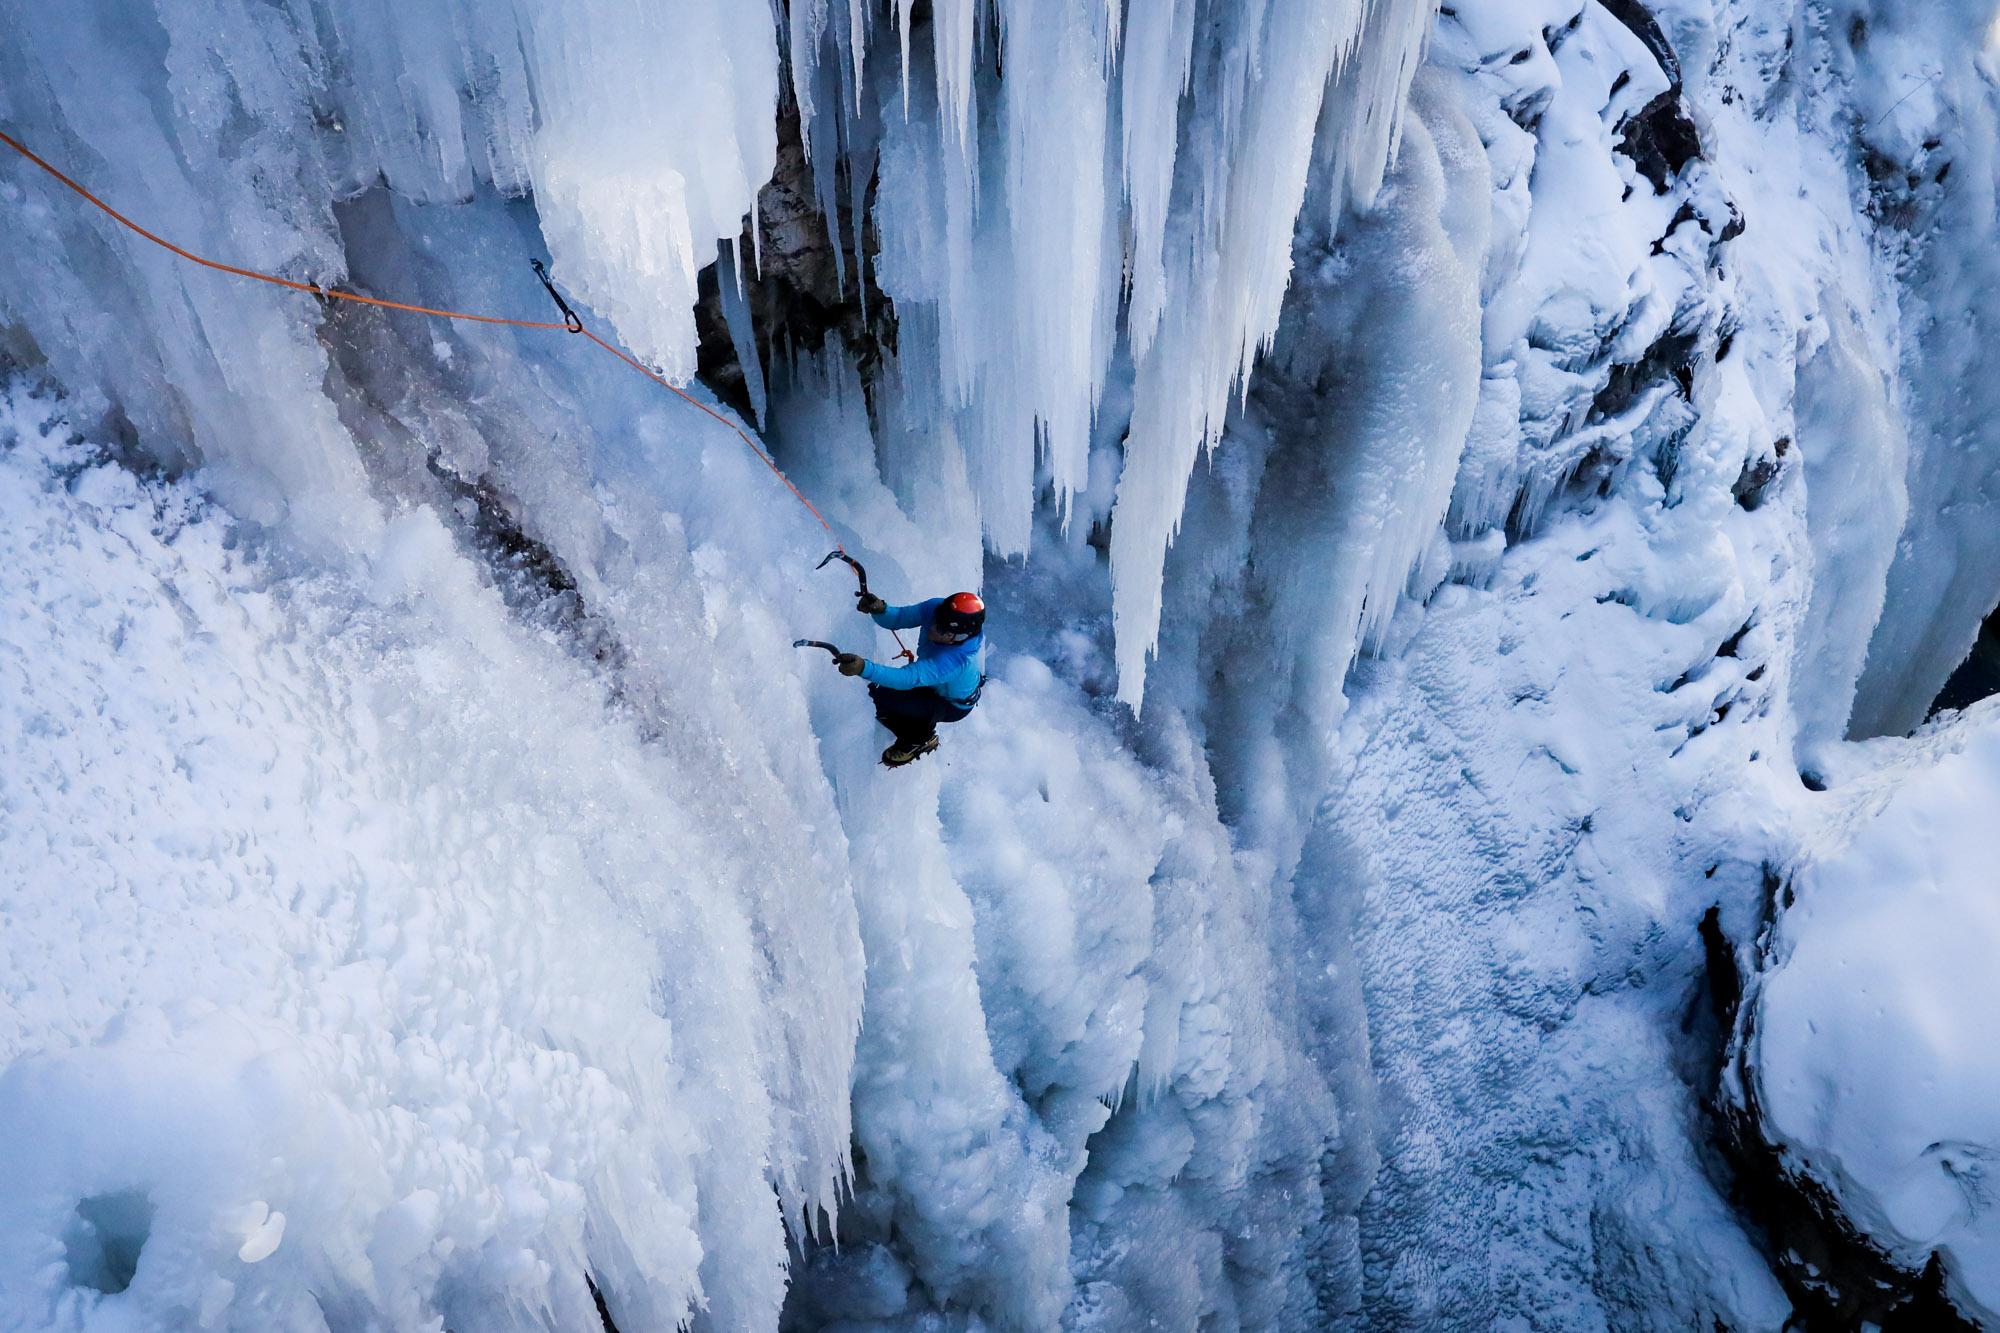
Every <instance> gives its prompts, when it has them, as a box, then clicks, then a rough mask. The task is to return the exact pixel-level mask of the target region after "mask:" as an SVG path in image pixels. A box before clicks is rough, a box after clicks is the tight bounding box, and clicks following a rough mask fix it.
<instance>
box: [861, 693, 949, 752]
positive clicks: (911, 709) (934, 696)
mask: <svg viewBox="0 0 2000 1333" xmlns="http://www.w3.org/2000/svg"><path fill="white" fill-rule="evenodd" d="M868 697H869V698H871V699H873V700H874V701H875V720H876V721H877V722H880V723H881V724H882V725H883V726H885V727H887V728H888V729H889V731H890V734H892V735H894V736H895V738H896V739H897V741H899V742H900V743H902V744H904V745H909V744H912V743H913V742H916V741H921V740H923V739H925V738H926V737H928V736H933V735H935V734H936V733H937V728H938V723H940V722H957V721H959V720H961V719H963V718H968V717H971V716H972V710H971V709H970V708H960V707H959V706H958V705H957V704H955V703H953V702H951V700H949V699H947V698H945V697H944V696H943V695H942V694H939V693H938V692H937V691H936V690H933V689H928V688H926V689H915V690H892V689H889V688H887V687H886V686H882V685H870V686H869V687H868Z"/></svg>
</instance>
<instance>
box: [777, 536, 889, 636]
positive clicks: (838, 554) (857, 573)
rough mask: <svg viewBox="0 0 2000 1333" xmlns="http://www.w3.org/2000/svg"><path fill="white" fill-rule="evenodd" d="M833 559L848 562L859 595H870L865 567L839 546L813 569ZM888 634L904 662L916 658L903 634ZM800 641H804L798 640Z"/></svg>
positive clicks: (825, 565) (821, 567)
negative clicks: (857, 584)
mask: <svg viewBox="0 0 2000 1333" xmlns="http://www.w3.org/2000/svg"><path fill="white" fill-rule="evenodd" d="M835 560H845V561H846V562H847V563H848V565H849V566H850V567H851V568H852V569H853V570H854V577H855V580H856V581H857V582H858V583H860V585H861V595H862V596H863V597H870V596H872V595H873V594H872V593H870V592H869V591H868V570H867V568H866V567H865V566H863V565H862V563H861V562H860V561H859V560H856V559H855V558H854V557H853V556H851V555H849V554H848V553H847V552H846V551H843V550H841V549H840V548H839V547H835V548H834V549H833V550H831V551H828V552H827V553H826V558H825V559H823V560H821V561H820V562H819V563H818V564H816V565H814V566H813V569H814V570H815V571H817V570H822V569H825V568H826V567H827V566H828V565H829V564H831V563H833V562H834V561H835ZM889 635H890V637H891V638H893V639H895V641H896V654H897V656H899V657H901V658H902V659H903V660H904V661H905V662H914V661H916V660H917V655H916V654H915V653H913V652H911V651H910V646H909V645H908V644H906V643H904V642H903V636H902V635H901V634H899V633H897V632H896V631H895V630H890V631H889ZM800 642H806V641H805V640H800ZM792 646H793V647H794V648H796V647H798V644H796V643H795V644H793V645H792Z"/></svg>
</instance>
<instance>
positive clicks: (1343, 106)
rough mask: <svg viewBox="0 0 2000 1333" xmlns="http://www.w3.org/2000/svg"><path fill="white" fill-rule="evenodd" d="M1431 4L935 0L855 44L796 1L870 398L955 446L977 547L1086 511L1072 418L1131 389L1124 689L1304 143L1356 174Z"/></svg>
mask: <svg viewBox="0 0 2000 1333" xmlns="http://www.w3.org/2000/svg"><path fill="white" fill-rule="evenodd" d="M1432 8H1433V6H1432V4H1431V3H1430V0H1348V2H1345V3H1338V4H1332V5H1328V4H1324V3H1318V0H1272V2H1271V3H1269V4H1260V5H1250V6H1244V5H1237V4H1233V3H1222V2H1221V0H1173V2H1172V3H1163V4H1158V5H1143V6H1135V7H1133V9H1132V11H1131V12H1130V13H1129V14H1127V15H1125V16H1123V19H1124V21H1123V22H1114V21H1113V19H1114V18H1116V17H1117V8H1116V7H1115V6H1114V7H1112V8H1111V9H1110V11H1109V12H1108V13H1107V11H1106V10H1105V9H1104V8H1102V7H1100V6H1096V5H1090V4H1083V5H1076V4H1047V3H1025V2H1024V3H1009V4H1005V5H999V6H996V7H995V10H996V14H997V21H996V23H995V25H994V27H993V28H992V29H991V30H989V29H987V28H985V27H984V26H982V25H981V24H980V23H979V22H977V21H976V15H977V10H976V7H975V6H974V5H973V4H972V3H971V2H970V0H964V2H963V3H948V4H939V5H937V6H935V7H934V10H933V16H932V19H931V22H930V26H929V36H930V39H931V40H930V41H929V42H928V43H918V44H915V45H912V44H911V42H910V40H909V37H910V34H909V33H908V32H907V31H905V32H903V33H902V37H903V42H902V47H901V48H900V50H898V51H897V52H895V53H894V54H892V55H882V54H881V53H880V52H876V53H875V54H874V55H873V56H871V54H870V49H869V48H868V47H867V46H866V44H865V39H866V30H865V25H854V24H849V25H846V26H841V25H838V24H834V23H832V21H831V18H830V16H829V11H828V10H827V9H825V8H823V7H819V6H811V7H807V6H798V7H795V9H794V11H793V16H794V24H793V32H792V40H793V52H794V73H795V77H799V78H804V77H806V75H807V72H808V71H817V76H818V77H819V78H820V79H822V80H826V79H832V80H833V81H834V82H836V83H838V84H839V85H840V87H841V88H842V89H843V90H844V92H843V95H842V96H841V97H839V98H833V97H828V96H809V94H810V93H811V92H813V86H812V85H805V86H801V88H800V101H801V104H802V106H804V107H808V108H809V109H810V116H809V121H808V142H809V144H812V145H815V146H816V151H819V152H821V153H822V157H820V158H818V159H816V167H817V171H818V173H819V174H820V176H821V177H822V178H826V179H828V180H829V182H830V178H831V176H832V174H833V167H832V166H831V165H829V164H828V162H827V159H826V157H825V156H824V154H825V153H826V151H827V146H828V145H832V144H836V143H838V144H842V145H845V146H846V148H847V151H848V156H847V158H846V163H847V174H846V177H845V181H846V182H847V185H848V188H849V189H850V190H852V191H854V197H852V198H851V199H850V200H849V201H848V207H849V210H850V212H851V213H852V214H853V215H854V216H855V217H857V218H858V217H859V216H860V215H861V214H862V212H863V209H864V204H865V200H864V198H863V197H862V193H861V192H862V190H863V188H864V186H865V180H864V177H865V175H866V174H867V169H868V166H869V164H872V163H873V162H874V161H875V160H876V158H877V156H878V155H879V161H880V177H879V183H878V186H877V188H876V190H875V193H874V203H873V210H872V218H873V221H874V222H875V224H876V226H877V228H878V229H879V237H880V253H879V255H877V256H876V257H875V261H874V262H875V268H874V276H875V277H876V279H877V281H878V282H879V284H880V287H881V290H882V291H883V292H884V293H885V294H886V295H887V296H888V297H889V298H890V299H892V300H893V301H894V303H895V308H896V314H897V320H898V329H899V338H898V346H897V356H896V373H895V375H894V376H893V383H892V394H891V396H892V397H894V398H895V399H897V400H898V401H897V403H896V404H895V405H894V406H893V407H891V408H890V409H888V410H889V411H890V412H891V413H892V414H893V415H894V416H895V417H896V418H897V419H899V420H905V421H917V422H923V423H926V426H927V428H928V429H929V430H930V431H931V432H932V433H933V434H934V435H935V436H936V437H938V438H939V439H940V440H941V441H946V440H948V441H955V442H956V443H957V445H958V447H959V448H961V449H962V450H963V451H964V453H965V456H966V462H967V467H968V471H969V474H970V476H971V478H972V481H973V486H974V490H975V493H976V494H977V496H978V499H979V503H980V511H981V517H982V519H983V522H984V525H985V531H986V534H987V538H988V542H989V544H990V546H991V549H992V550H994V551H995V552H997V553H999V554H1003V555H1013V554H1020V553H1024V552H1025V551H1026V550H1027V549H1028V546H1029V540H1030V532H1031V528H1032V518H1033V514H1034V512H1035V507H1036V504H1037V501H1038V497H1040V496H1041V495H1043V494H1044V493H1046V494H1048V495H1049V496H1051V497H1052V499H1053V501H1054V503H1055V504H1056V505H1057V506H1058V507H1059V509H1060V510H1061V512H1062V513H1063V514H1064V515H1065V517H1066V518H1067V519H1068V520H1069V521H1071V522H1076V521H1078V520H1079V518H1082V519H1084V520H1086V522H1085V526H1086V527H1087V526H1088V523H1087V519H1088V518H1090V517H1095V516H1101V515H1102V514H1103V513H1104V512H1105V511H1106V509H1107V508H1112V505H1113V498H1112V496H1111V495H1109V494H1107V493H1106V490H1107V487H1106V484H1105V483H1106V481H1107V480H1108V477H1109V469H1108V468H1107V469H1104V470H1103V471H1101V472H1099V471H1094V470H1093V468H1092V466H1091V460H1090V445H1091V438H1092V435H1093V433H1094V432H1093V427H1094V425H1095V423H1096V422H1097V419H1098V416H1099V413H1100V411H1101V410H1102V408H1103V406H1104V402H1105V393H1106V387H1107V385H1108V384H1110V383H1111V382H1113V381H1114V380H1116V381H1119V382H1120V385H1119V395H1120V397H1121V398H1123V397H1128V396H1129V399H1130V405H1129V408H1128V409H1126V410H1125V411H1123V412H1121V421H1120V424H1121V425H1122V426H1123V427H1124V441H1123V465H1122V471H1121V474H1120V476H1119V480H1118V482H1117V492H1116V501H1115V508H1112V513H1113V518H1114V522H1113V523H1112V537H1111V543H1112V545H1111V562H1112V575H1113V582H1114V589H1115V597H1116V602H1115V615H1116V632H1117V639H1118V676H1119V687H1118V688H1119V693H1120V695H1121V697H1123V698H1124V699H1126V700H1127V701H1128V702H1130V703H1131V704H1133V705H1134V706H1137V705H1138V704H1139V703H1140V702H1141V700H1142V699H1143V697H1144V693H1145V676H1146V661H1147V658H1148V656H1149V654H1150V653H1151V651H1152V649H1153V646H1154V643H1155V641H1156V639H1157V637H1158V631H1159V616H1160V581H1161V578H1162V565H1163V561H1164V560H1165V556H1166V551H1167V546H1168V544H1169V542H1170V541H1171V538H1172V534H1173V531H1174V529H1175V527H1176V525H1177V524H1178V522H1179V519H1180V512H1181V505H1182V502H1183V498H1184V495H1185V492H1186V486H1187V478H1188V474H1189V473H1190V471H1191V470H1192V469H1193V468H1194V467H1195V465H1196V462H1197V460H1198V459H1199V458H1200V456H1201V454H1202V452H1203V451H1204V450H1205V449H1207V448H1209V447H1212V446H1213V445H1214V444H1215V442H1216V441H1217V440H1218V439H1219V438H1220V436H1221V432H1222V429H1223V424H1224V421H1225V419H1226V417H1227V415H1228V412H1229V409H1230V405H1231V402H1232V396H1233V395H1234V394H1236V393H1237V392H1239V391H1240V390H1242V389H1243V387H1244V385H1245V382H1246V377H1247V375H1248V373H1249V370H1250V367H1251V365H1252V363H1253V362H1254V360H1255V358H1256V356H1257V355H1258V353H1259V352H1261V351H1262V350H1263V349H1264V348H1265V347H1266V346H1267V345H1268V344H1269V342H1270V339H1271V337H1272V335H1273V333H1274V332H1275V331H1276V329H1277V325H1278V317H1279V309H1280V303H1281V301H1282V298H1283V296H1284V293H1285V289H1286V285H1287V283H1288V281H1289V278H1290V274H1291V251H1292V232H1293V226H1294V223H1295V221H1296V220H1297V218H1298V215H1299V212H1300V209H1301V206H1302V204H1303V203H1304V200H1305V193H1306V182H1307V177H1308V175H1309V173H1310V172H1311V171H1312V170H1313V169H1314V165H1315V159H1316V155H1317V157H1318V158H1320V159H1323V162H1322V170H1323V171H1324V172H1325V173H1326V174H1327V175H1329V176H1330V177H1331V178H1332V185H1331V188H1330V195H1331V198H1332V199H1333V200H1334V201H1335V206H1336V207H1339V206H1344V205H1346V204H1348V203H1349V202H1352V201H1357V200H1358V201H1362V202H1365V201H1366V199H1368V198H1369V197H1372V194H1373V191H1374V188H1375V186H1376V185H1377V184H1379V182H1380V180H1381V177H1382V173H1383V170H1384V166H1385V164H1386V162H1387V160H1388V158H1389V156H1390V155H1391V154H1392V153H1393V152H1394V151H1395V147H1396V143H1397V140H1398V137H1399V134H1400V125H1401V115H1402V104H1403V100H1404V97H1405V94H1406V92H1407V90H1408V87H1409V81H1410V78H1411V77H1412V75H1413V73H1414V70H1415V67H1416V64H1417V54H1418V52H1419V50H1420V49H1421V46H1422V43H1423V39H1424V36H1425V33H1426V32H1427V30H1428V26H1429V19H1430V15H1431V12H1432ZM805 14H811V15H813V16H816V18H815V19H814V20H813V21H802V20H801V15H805ZM816 25H817V26H816ZM884 45H886V42H885V43H884ZM804 52H816V53H818V55H817V58H816V60H815V61H813V62H808V61H807V60H806V59H805V58H804V57H803V55H802V53H804ZM897 61H900V65H901V69H900V71H899V69H898V68H897V67H896V64H895V63H894V62H897ZM884 65H889V68H887V69H884V68H882V66H884ZM1002 68H1004V69H1005V71H1006V74H1005V77H1004V78H1003V77H1002V76H1001V74H1000V72H999V71H1000V70H1001V69H1002ZM829 70H833V71H838V75H837V77H835V76H834V75H832V74H829V73H828V71H829ZM899 73H900V77H898V75H899ZM857 78H858V79H860V80H861V81H862V82H863V83H864V84H865V85H866V86H865V87H863V88H861V89H859V90H855V89H852V88H850V87H849V85H850V84H851V83H852V82H853V81H854V80H856V79H857ZM912 85H914V86H912ZM856 106H859V107H861V108H862V110H861V111H856V110H855V109H854V108H855V107H856ZM1323 110H1324V111H1325V112H1326V113H1327V114H1326V115H1325V116H1324V117H1323V116H1322V111H1323ZM837 189H838V185H837V183H831V182H830V183H828V184H827V185H825V186H823V190H824V191H825V192H826V193H827V194H828V195H831V194H833V193H836V192H837ZM857 225H858V224H857ZM860 248H861V247H859V246H857V247H856V250H857V251H859V250H860ZM1128 415H1129V424H1128V423H1126V422H1125V421H1124V420H1123V418H1124V417H1125V416H1128ZM1045 488H1046V491H1045Z"/></svg>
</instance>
